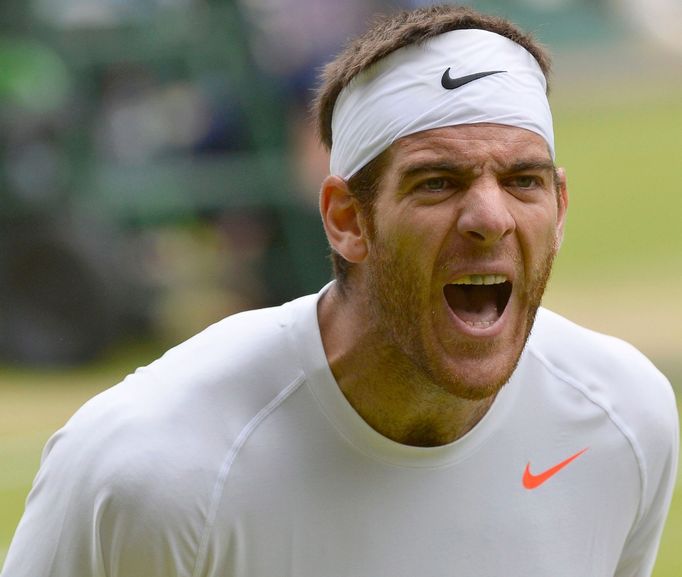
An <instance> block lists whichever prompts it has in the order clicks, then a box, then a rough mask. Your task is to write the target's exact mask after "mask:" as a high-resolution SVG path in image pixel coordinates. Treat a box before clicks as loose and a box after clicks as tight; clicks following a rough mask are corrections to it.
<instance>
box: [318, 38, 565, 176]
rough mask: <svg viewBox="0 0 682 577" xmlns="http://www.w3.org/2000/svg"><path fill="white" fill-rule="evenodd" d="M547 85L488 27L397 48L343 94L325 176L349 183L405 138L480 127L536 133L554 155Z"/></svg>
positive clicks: (525, 56)
mask: <svg viewBox="0 0 682 577" xmlns="http://www.w3.org/2000/svg"><path fill="white" fill-rule="evenodd" d="M472 75H473V76H472ZM546 87H547V85H546V82H545V77H544V75H543V73H542V71H541V70H540V66H539V65H538V63H537V61H536V60H535V58H533V56H532V55H531V54H530V53H529V52H528V51H526V49H525V48H523V47H522V46H520V45H519V44H517V43H516V42H513V41H512V40H509V39H508V38H505V37H504V36H500V35H499V34H495V33H493V32H488V31H486V30H478V29H467V30H453V31H451V32H446V33H444V34H441V35H439V36H435V37H434V38H431V39H429V40H428V41H426V42H424V43H423V44H419V45H411V46H407V47H405V48H401V49H399V50H396V51H395V52H392V53H391V54H389V55H388V56H387V57H386V58H384V59H382V60H380V61H379V62H377V63H376V64H374V65H373V66H371V67H370V68H369V69H367V70H365V71H363V72H362V73H361V74H359V75H358V76H356V77H355V78H354V79H353V80H352V81H351V82H350V83H349V84H348V86H346V87H345V88H344V89H343V90H342V91H341V93H340V95H339V97H338V99H337V101H336V105H335V106H334V113H333V116H332V141H333V144H332V150H331V161H330V170H331V174H334V175H337V176H340V177H342V178H344V179H348V178H350V177H351V176H353V175H354V174H355V173H356V172H357V171H358V170H360V169H361V168H362V167H363V166H365V165H366V164H367V163H368V162H369V161H370V160H372V159H373V158H376V157H377V156H379V154H381V152H383V151H384V150H386V149H387V148H388V147H389V146H390V145H391V144H392V143H393V142H395V141H396V140H398V139H399V138H402V137H403V136H407V135H408V134H414V133H415V132H421V131H422V130H430V129H432V128H439V127H443V126H453V125H457V124H475V123H480V122H491V123H497V124H505V125H510V126H517V127H519V128H525V129H528V130H531V131H533V132H536V133H537V134H539V135H540V136H542V137H543V138H544V139H545V140H546V141H547V144H548V146H549V149H550V151H551V154H552V158H554V131H553V129H552V113H551V111H550V109H549V102H548V101H547V96H546V94H545V93H546Z"/></svg>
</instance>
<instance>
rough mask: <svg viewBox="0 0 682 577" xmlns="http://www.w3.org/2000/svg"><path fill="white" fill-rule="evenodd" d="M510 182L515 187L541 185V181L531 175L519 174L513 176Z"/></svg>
mask: <svg viewBox="0 0 682 577" xmlns="http://www.w3.org/2000/svg"><path fill="white" fill-rule="evenodd" d="M512 184H513V185H514V186H516V187H517V188H535V187H537V186H541V185H542V182H541V181H540V179H539V178H538V177H537V176H532V175H525V174H524V175H520V176H515V177H514V178H513V179H512Z"/></svg>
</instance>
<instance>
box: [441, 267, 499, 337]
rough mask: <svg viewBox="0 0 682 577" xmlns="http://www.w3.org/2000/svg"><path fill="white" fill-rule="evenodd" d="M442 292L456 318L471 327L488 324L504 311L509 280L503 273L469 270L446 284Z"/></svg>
mask: <svg viewBox="0 0 682 577" xmlns="http://www.w3.org/2000/svg"><path fill="white" fill-rule="evenodd" d="M443 292H444V294H445V299H446V300H447V302H448V305H449V306H450V309H451V310H452V312H453V313H454V314H455V316H456V317H457V318H459V319H460V320H461V321H463V322H465V323H466V324H468V325H469V326H471V327H475V328H487V327H490V326H492V325H494V324H495V323H496V322H497V321H498V320H499V319H500V317H501V316H502V313H504V309H505V308H506V307H507V304H508V303H509V297H510V296H511V292H512V284H511V282H509V281H508V280H507V277H506V276H504V275H496V274H480V275H479V274H471V275H466V276H463V277H460V278H458V279H457V280H455V281H453V282H452V283H450V284H447V285H445V287H444V289H443Z"/></svg>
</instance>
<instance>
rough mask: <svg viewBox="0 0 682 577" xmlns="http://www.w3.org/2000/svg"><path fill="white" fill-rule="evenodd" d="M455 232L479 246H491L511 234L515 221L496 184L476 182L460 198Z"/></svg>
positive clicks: (504, 197)
mask: <svg viewBox="0 0 682 577" xmlns="http://www.w3.org/2000/svg"><path fill="white" fill-rule="evenodd" d="M462 201H463V206H462V208H461V211H460V213H459V217H458V219H457V231H458V232H459V234H460V235H462V236H463V237H465V238H467V239H469V240H471V241H473V242H474V243H476V244H478V245H480V246H492V245H494V244H495V243H496V242H498V241H500V240H501V239H503V238H504V237H505V236H507V235H509V234H511V233H512V232H513V231H514V229H515V228H516V222H515V220H514V218H513V216H512V214H511V213H510V212H509V207H508V206H507V201H508V199H507V198H506V196H505V191H504V190H502V189H501V188H500V186H499V184H498V183H497V182H494V183H493V182H486V183H483V182H481V183H476V184H474V185H473V186H471V187H470V188H469V189H468V190H467V192H466V194H465V195H463V197H462Z"/></svg>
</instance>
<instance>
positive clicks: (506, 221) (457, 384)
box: [359, 124, 567, 399]
mask: <svg viewBox="0 0 682 577" xmlns="http://www.w3.org/2000/svg"><path fill="white" fill-rule="evenodd" d="M558 174H559V182H557V179H556V174H555V171H554V167H553V163H552V159H551V157H550V155H549V152H548V149H547V145H546V144H545V142H544V140H543V139H542V138H541V137H540V136H538V135H536V134H534V133H532V132H530V131H527V130H523V129H521V128H515V127H507V126H501V125H492V124H488V125H483V124H480V125H466V126H456V127H448V128H440V129H435V130H429V131H426V132H422V133H418V134H414V135H411V136H408V137H405V138H402V139H401V140H399V141H398V142H396V143H395V144H394V145H393V146H392V147H391V155H390V163H389V165H388V166H387V168H386V171H385V173H384V178H383V180H382V184H381V187H380V189H379V193H378V197H377V200H376V204H375V207H374V212H373V217H372V220H373V222H372V226H371V227H370V229H371V233H369V234H370V238H369V240H368V254H367V258H366V259H365V261H364V262H363V263H362V264H361V266H360V271H359V272H360V278H359V280H360V282H361V283H362V284H363V287H359V288H364V289H365V291H366V294H367V297H368V304H369V307H368V310H369V317H370V318H369V319H368V321H369V322H370V323H371V324H372V325H373V326H374V327H375V328H376V329H378V330H377V333H376V334H377V335H379V337H378V338H381V339H385V341H386V343H385V344H386V345H387V346H388V350H390V351H391V353H392V354H397V355H401V356H403V357H407V358H408V359H409V360H410V361H411V364H412V366H414V367H415V368H417V370H419V371H420V372H421V373H422V374H424V375H426V376H427V377H428V378H429V379H430V380H432V381H433V382H435V383H436V384H438V385H439V386H441V387H442V388H444V389H446V390H447V391H449V392H451V393H453V394H455V395H458V396H460V397H463V398H469V399H478V398H486V397H489V396H491V395H494V394H495V393H496V392H497V391H498V390H499V389H500V388H501V387H502V386H503V385H504V383H505V382H507V380H508V379H509V377H510V376H511V373H512V372H513V370H514V367H515V366H516V363H517V361H518V359H519V356H520V354H521V352H522V350H523V347H524V344H525V342H526V339H527V337H528V334H529V332H530V329H531V327H532V324H533V319H534V317H535V313H536V311H537V308H538V306H539V305H540V300H541V297H542V294H543V292H544V289H545V285H546V283H547V279H548V277H549V273H550V269H551V266H552V261H553V258H554V256H555V254H556V251H557V249H558V247H559V245H560V242H561V237H562V230H563V221H564V215H565V209H566V202H567V198H566V190H565V182H564V177H563V173H558ZM557 185H558V188H559V191H558V192H557ZM557 195H558V196H557Z"/></svg>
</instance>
